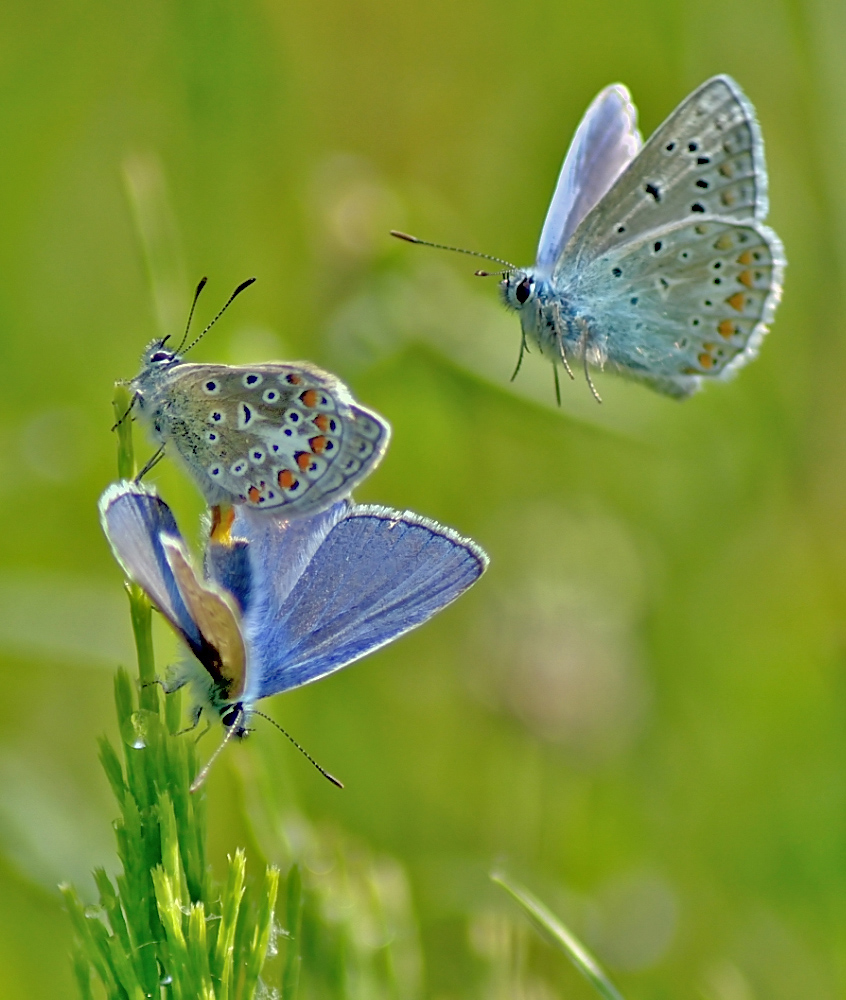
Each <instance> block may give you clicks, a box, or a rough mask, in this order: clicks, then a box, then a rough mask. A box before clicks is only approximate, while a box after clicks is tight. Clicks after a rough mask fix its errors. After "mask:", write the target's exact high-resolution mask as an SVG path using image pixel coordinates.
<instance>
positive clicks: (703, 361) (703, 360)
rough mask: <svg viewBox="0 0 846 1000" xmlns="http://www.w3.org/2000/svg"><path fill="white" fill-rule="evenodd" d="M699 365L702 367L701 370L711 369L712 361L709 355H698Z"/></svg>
mask: <svg viewBox="0 0 846 1000" xmlns="http://www.w3.org/2000/svg"><path fill="white" fill-rule="evenodd" d="M699 364H700V365H702V367H703V368H713V366H714V359H713V358H712V357H711V355H710V354H700V355H699Z"/></svg>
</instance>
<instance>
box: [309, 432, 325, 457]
mask: <svg viewBox="0 0 846 1000" xmlns="http://www.w3.org/2000/svg"><path fill="white" fill-rule="evenodd" d="M308 443H309V445H310V446H311V450H312V451H313V452H314V454H315V455H319V454H320V453H321V452H322V451H325V450H326V445H327V444H329V441H328V439H327V438H325V437H323V435H322V434H321V435H320V437H313V438H311V439H310V440H309V442H308Z"/></svg>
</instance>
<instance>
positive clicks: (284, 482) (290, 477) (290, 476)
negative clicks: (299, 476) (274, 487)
mask: <svg viewBox="0 0 846 1000" xmlns="http://www.w3.org/2000/svg"><path fill="white" fill-rule="evenodd" d="M276 481H277V482H278V483H279V485H280V486H281V487H282V489H283V490H289V489H290V488H291V487H292V486H293V485H294V483H295V482H296V481H297V480H296V479H294V473H293V472H291V470H290V469H282V471H281V472H280V473H279V475H278V476H277V477H276Z"/></svg>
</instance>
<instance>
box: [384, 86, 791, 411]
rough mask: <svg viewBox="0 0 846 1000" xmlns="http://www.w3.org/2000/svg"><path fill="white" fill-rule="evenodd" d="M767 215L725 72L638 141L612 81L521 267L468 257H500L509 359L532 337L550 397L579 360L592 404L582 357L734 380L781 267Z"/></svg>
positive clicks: (735, 91) (587, 121)
mask: <svg viewBox="0 0 846 1000" xmlns="http://www.w3.org/2000/svg"><path fill="white" fill-rule="evenodd" d="M767 208H768V202H767V170H766V166H765V163H764V144H763V140H762V138H761V130H760V128H759V126H758V122H757V121H756V118H755V110H754V108H753V107H752V105H751V104H750V102H749V101H748V99H747V98H746V97H745V95H744V94H743V92H742V91H741V89H740V87H739V86H738V85H737V84H736V83H735V81H734V80H732V79H731V77H728V76H715V77H713V78H712V79H711V80H707V81H706V82H705V83H703V84H702V86H700V87H699V88H698V89H697V90H695V91H694V92H693V93H692V94H691V95H690V96H689V97H687V98H686V99H685V100H684V101H682V103H681V104H680V105H679V106H678V107H677V108H676V110H675V111H674V112H673V113H672V114H671V115H670V117H669V118H668V119H667V120H666V121H665V122H664V124H663V125H661V126H660V127H659V128H658V129H657V130H656V131H655V132H654V133H653V134H652V136H651V137H650V138H649V140H648V141H647V142H646V143H645V144H643V142H642V140H641V137H640V133H639V132H638V130H637V112H636V110H635V107H634V105H633V104H632V102H631V98H630V96H629V92H628V91H627V90H626V88H625V87H623V86H621V85H620V84H615V85H613V86H610V87H606V88H605V90H603V91H602V92H601V93H600V94H599V95H598V96H597V97H596V99H595V100H594V101H593V103H592V104H591V105H590V107H589V108H588V110H587V113H586V114H585V116H584V118H583V119H582V122H581V124H580V125H579V127H578V129H577V131H576V134H575V136H574V138H573V142H572V144H571V146H570V149H569V152H568V153H567V157H566V159H565V160H564V165H563V167H562V168H561V174H560V175H559V178H558V184H557V186H556V188H555V194H554V195H553V198H552V203H551V205H550V207H549V211H548V213H547V216H546V221H545V222H544V226H543V229H542V231H541V237H540V242H539V244H538V250H537V259H536V261H535V265H534V267H527V268H518V267H515V266H514V265H512V264H509V263H508V262H507V261H503V260H500V259H499V258H496V257H488V256H487V255H485V254H477V255H476V256H482V257H487V259H489V260H496V261H497V262H498V263H501V264H503V265H504V266H505V268H506V270H505V271H504V272H500V273H502V274H504V277H503V280H502V282H501V286H500V287H501V290H502V294H503V298H504V300H505V303H506V305H507V306H509V307H510V308H511V309H514V310H516V311H517V312H518V313H519V314H520V322H521V325H522V336H523V339H522V343H521V349H520V360H522V357H523V350H524V349H526V347H527V344H529V343H531V344H533V345H535V346H537V347H538V348H539V349H540V351H541V353H542V354H544V355H545V356H547V357H548V358H550V359H551V360H552V363H553V365H554V366H555V384H556V392H558V391H559V390H558V368H557V366H558V365H559V364H561V365H562V366H563V367H564V368H565V369H566V371H567V372H568V374H569V375H570V376H571V377H572V371H571V368H570V362H571V361H574V362H575V361H577V362H579V363H581V364H582V365H583V366H584V371H585V376H586V378H587V381H588V384H589V385H590V387H591V390H592V391H593V392H594V395H595V396H596V398H597V399H599V396H598V394H597V393H596V390H595V388H594V386H593V382H592V381H591V377H590V373H589V370H588V365H592V366H595V367H598V368H607V369H609V370H611V371H614V372H617V373H618V374H621V375H625V376H628V377H629V378H633V379H637V380H639V381H642V382H645V383H647V384H648V385H650V386H651V387H652V388H653V389H656V390H658V391H659V392H662V393H666V394H667V395H670V396H675V397H679V398H682V397H685V396H688V395H690V394H691V393H692V392H694V391H696V390H697V389H698V388H700V386H701V385H702V384H703V383H704V382H706V381H709V380H711V381H713V380H722V379H725V378H728V377H729V376H731V375H733V374H734V373H735V372H736V371H737V370H738V369H739V368H740V367H742V366H743V365H745V364H746V363H747V362H748V361H750V360H751V359H752V358H754V357H755V355H756V353H757V351H758V348H759V346H760V344H761V341H762V339H763V337H764V335H765V334H766V332H767V324H768V323H769V322H770V321H771V319H772V317H773V313H774V312H775V308H776V305H777V304H778V301H779V299H780V297H781V283H782V276H783V272H784V267H785V263H786V261H785V257H784V251H783V248H782V244H781V241H780V240H779V238H778V237H777V236H776V234H775V233H774V232H773V231H772V229H770V228H769V227H768V226H765V225H764V224H763V220H764V218H766V215H767ZM393 235H395V236H398V237H400V238H402V239H407V240H409V241H410V242H416V243H426V242H427V241H424V240H418V239H417V238H416V237H411V236H408V235H407V234H404V233H398V232H394V233H393ZM428 245H432V246H442V245H441V244H428ZM443 249H458V248H455V247H443ZM460 252H462V253H473V251H460ZM487 273H488V272H484V271H480V272H477V274H482V275H485V274H487ZM519 367H520V361H518V363H517V369H516V370H515V373H514V374H515V375H516V374H517V371H518V370H519ZM559 398H560V396H559Z"/></svg>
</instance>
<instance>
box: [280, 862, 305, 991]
mask: <svg viewBox="0 0 846 1000" xmlns="http://www.w3.org/2000/svg"><path fill="white" fill-rule="evenodd" d="M287 889H288V898H287V900H286V914H285V917H286V930H287V931H288V936H287V938H286V944H287V950H286V952H285V971H284V972H283V974H282V1000H296V997H297V987H298V986H299V982H300V965H301V963H302V945H301V943H300V933H301V929H302V924H303V881H302V875H301V874H300V866H299V865H298V864H296V863H294V864H293V865H291V870H290V871H289V872H288V886H287Z"/></svg>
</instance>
